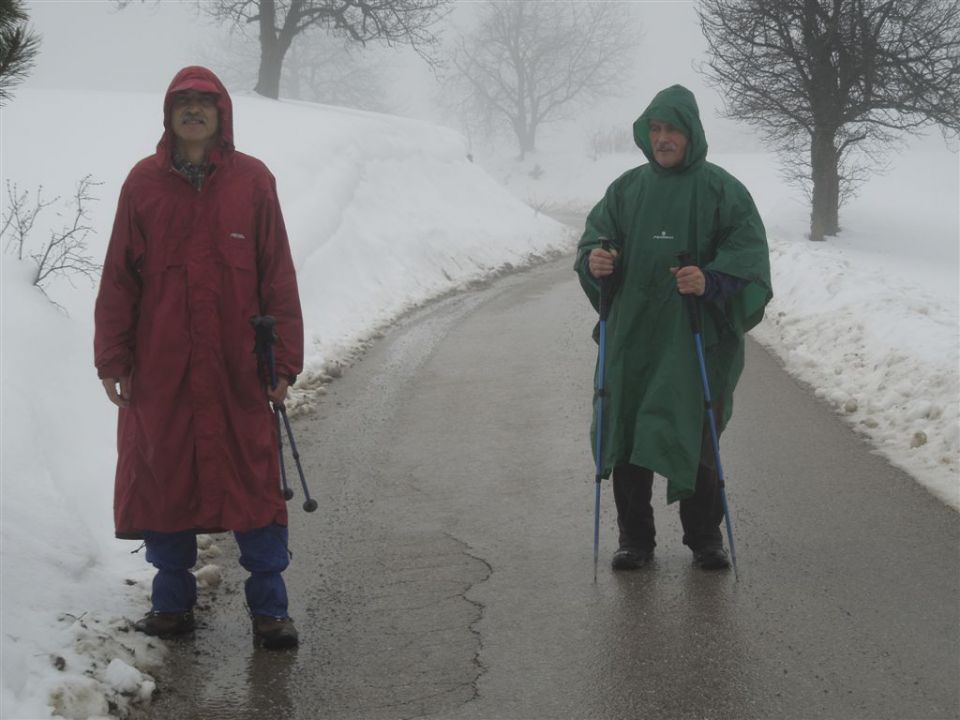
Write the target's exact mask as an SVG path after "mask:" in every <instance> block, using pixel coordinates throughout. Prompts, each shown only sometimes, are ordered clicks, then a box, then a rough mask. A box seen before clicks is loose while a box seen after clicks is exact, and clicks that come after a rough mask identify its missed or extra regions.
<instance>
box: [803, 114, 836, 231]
mask: <svg viewBox="0 0 960 720" xmlns="http://www.w3.org/2000/svg"><path fill="white" fill-rule="evenodd" d="M835 137H836V136H835V134H834V133H832V132H829V131H814V133H813V137H812V138H811V142H810V165H811V170H812V173H811V174H812V179H813V207H812V210H811V213H810V239H811V240H814V241H821V240H824V239H826V236H828V235H836V234H837V233H838V232H839V231H840V170H839V165H840V154H839V153H838V152H837V148H836V144H835Z"/></svg>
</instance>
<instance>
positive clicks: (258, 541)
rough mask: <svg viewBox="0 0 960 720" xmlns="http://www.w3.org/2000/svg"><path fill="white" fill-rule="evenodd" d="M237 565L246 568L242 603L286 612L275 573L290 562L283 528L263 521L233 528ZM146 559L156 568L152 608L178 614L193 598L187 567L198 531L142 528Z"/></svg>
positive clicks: (259, 611)
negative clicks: (263, 524) (239, 529)
mask: <svg viewBox="0 0 960 720" xmlns="http://www.w3.org/2000/svg"><path fill="white" fill-rule="evenodd" d="M233 535H234V537H235V538H236V539H237V545H238V546H239V548H240V565H242V566H243V568H244V569H245V570H247V571H248V572H249V573H250V577H248V578H247V582H246V584H245V585H244V591H245V592H246V597H247V606H248V607H249V608H250V612H251V613H252V614H254V615H269V616H271V617H286V615H287V588H286V585H285V584H284V582H283V577H282V576H281V575H280V573H282V572H283V571H284V570H285V569H286V567H287V565H288V564H289V562H290V555H289V553H288V552H287V528H285V527H283V526H282V525H268V526H267V527H262V528H257V529H255V530H250V531H247V532H235V533H234V534H233ZM143 539H144V543H146V546H147V562H149V563H150V564H152V565H153V566H154V567H155V568H157V574H156V575H155V576H154V578H153V593H152V596H151V598H152V603H153V610H154V611H155V612H165V613H182V612H187V611H188V610H191V609H193V606H194V604H195V603H196V602H197V580H196V578H195V577H194V576H193V573H191V572H190V568H192V567H193V566H194V565H196V564H197V535H196V533H194V532H193V531H190V530H187V531H184V532H175V533H161V532H145V533H144V538H143Z"/></svg>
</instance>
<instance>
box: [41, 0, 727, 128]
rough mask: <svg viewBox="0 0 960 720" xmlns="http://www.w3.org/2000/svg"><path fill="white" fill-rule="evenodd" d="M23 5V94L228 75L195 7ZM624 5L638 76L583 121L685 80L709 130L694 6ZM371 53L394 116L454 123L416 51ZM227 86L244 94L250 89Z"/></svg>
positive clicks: (639, 103)
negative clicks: (200, 71) (36, 50)
mask: <svg viewBox="0 0 960 720" xmlns="http://www.w3.org/2000/svg"><path fill="white" fill-rule="evenodd" d="M26 5H27V9H28V12H29V14H30V17H31V19H32V22H33V25H34V27H35V29H36V30H37V31H38V32H39V33H40V34H41V36H42V46H41V52H40V55H39V58H38V60H37V64H36V67H35V69H34V71H33V73H32V75H31V76H30V77H29V78H28V80H27V81H26V82H25V83H24V84H23V87H25V88H46V89H74V90H76V89H89V90H116V91H127V92H129V91H144V92H156V93H162V92H163V91H164V90H165V88H166V86H167V84H168V83H169V81H170V79H171V78H172V77H173V75H174V74H175V73H176V71H177V70H178V69H180V68H181V67H183V66H185V65H190V64H206V65H208V66H210V67H212V68H213V69H214V70H218V71H219V70H220V69H222V68H218V67H217V65H218V62H219V63H221V64H222V63H223V62H224V59H223V58H224V57H225V55H224V51H223V50H222V48H223V47H224V46H225V44H226V41H227V38H228V37H229V31H228V29H227V27H226V26H224V25H218V24H217V23H216V22H215V21H213V20H211V19H210V18H208V17H207V16H205V15H203V14H202V13H199V12H198V11H197V8H196V4H195V3H194V2H177V1H172V0H167V1H165V2H160V3H153V2H149V1H148V2H146V3H135V4H131V5H130V6H129V7H127V8H126V9H124V10H118V9H117V8H116V6H115V4H114V3H113V2H109V1H106V0H91V1H80V0H32V1H28V2H27V3H26ZM624 6H625V9H626V10H628V11H629V12H630V14H631V15H632V16H634V17H635V18H636V19H637V20H638V39H637V58H636V68H637V72H636V74H635V76H634V77H624V80H623V86H622V95H621V96H620V97H617V98H610V100H609V102H605V103H597V104H594V105H593V106H592V107H591V108H590V109H588V110H584V111H582V113H581V116H580V118H579V122H578V124H580V125H594V124H596V125H599V126H608V125H612V124H617V123H621V122H622V123H630V122H632V120H633V118H635V117H636V116H637V115H638V114H639V112H640V110H642V108H643V106H644V105H645V104H646V103H647V101H648V100H649V99H650V98H651V97H652V95H653V94H654V93H655V92H656V91H657V90H659V89H662V88H663V87H666V86H668V85H672V84H674V83H681V84H683V85H686V86H687V87H689V88H690V89H691V90H693V91H694V92H695V93H696V94H697V97H698V98H699V100H700V105H701V110H702V112H703V114H704V118H705V123H706V124H707V126H708V130H710V129H711V128H710V127H709V126H710V124H711V119H712V118H713V117H715V115H716V111H717V110H718V108H719V105H720V98H719V96H718V95H717V94H716V93H715V92H714V91H713V90H711V89H709V88H707V87H706V86H705V85H704V83H703V81H702V80H701V78H700V77H699V76H698V75H697V73H696V71H695V70H694V67H693V63H694V62H696V61H702V60H703V53H704V50H705V42H704V39H703V37H702V35H701V34H700V30H699V26H698V25H697V20H696V14H695V11H694V3H693V2H686V1H683V0H680V1H675V0H666V1H664V2H626V3H624ZM475 8H476V4H475V3H470V2H461V3H457V4H455V5H454V7H453V11H452V12H451V13H450V15H449V16H448V17H447V18H446V19H445V21H444V24H443V28H444V33H443V39H444V41H445V42H450V41H451V40H452V39H453V38H454V37H455V34H456V33H457V32H458V31H460V30H464V29H468V28H469V26H470V24H471V19H472V16H473V11H474V9H475ZM254 42H255V41H254ZM365 52H367V53H370V54H372V55H375V56H376V55H379V56H380V58H381V60H382V61H383V63H384V66H387V67H389V68H390V69H389V71H388V72H389V73H390V75H391V77H390V79H389V82H388V83H386V85H387V87H389V91H388V92H389V96H388V98H387V100H388V104H389V105H390V106H391V108H392V110H393V112H395V113H396V114H401V115H408V116H412V117H417V118H420V119H424V120H432V121H436V122H441V123H445V124H454V123H453V121H451V119H450V118H449V117H444V116H443V115H442V114H441V113H440V111H439V110H438V109H437V104H436V102H435V99H436V94H437V92H438V88H437V83H436V80H435V77H434V75H433V73H432V72H431V71H430V70H429V69H428V67H427V66H426V64H425V63H424V62H423V61H422V60H421V59H420V58H419V57H417V56H416V55H415V54H414V53H413V52H411V51H409V50H396V49H395V50H387V49H383V48H382V47H380V46H378V45H376V44H371V45H368V46H367V50H366V51H365ZM228 85H229V83H228ZM229 89H230V90H231V92H234V93H238V92H242V91H248V90H250V89H251V88H249V87H236V86H230V88H229ZM728 134H729V133H728V132H724V133H723V135H724V136H726V135H728ZM711 137H712V138H714V140H716V139H718V138H719V137H720V136H718V135H717V133H713V134H712V135H711ZM505 140H506V141H509V138H505Z"/></svg>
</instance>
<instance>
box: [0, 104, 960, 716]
mask: <svg viewBox="0 0 960 720" xmlns="http://www.w3.org/2000/svg"><path fill="white" fill-rule="evenodd" d="M234 100H235V110H236V111H235V120H236V122H235V125H236V138H237V145H238V147H239V148H240V149H241V150H243V151H245V152H248V153H251V154H253V155H256V156H258V157H260V158H262V159H263V160H264V161H265V162H266V163H267V164H268V165H269V166H270V167H271V169H272V170H273V172H274V174H275V175H276V176H277V178H278V185H279V192H280V198H281V203H282V205H283V207H284V212H285V216H286V220H287V225H288V229H289V232H290V236H291V239H292V244H293V251H294V257H295V261H296V264H297V269H298V273H299V279H300V287H301V293H302V296H303V304H304V310H305V315H306V317H305V320H306V328H307V340H308V343H307V350H308V359H307V365H308V368H309V369H310V371H312V372H313V373H315V374H317V375H320V374H322V373H324V372H326V371H328V370H329V369H330V367H331V365H332V364H335V363H337V362H342V361H346V360H349V358H350V357H351V354H352V353H353V352H354V351H355V348H356V347H357V346H358V344H360V343H362V342H363V341H364V338H365V337H368V336H369V335H370V334H371V333H374V332H375V331H376V329H377V328H378V327H379V326H381V325H382V324H384V323H386V322H389V321H390V319H391V318H394V317H396V316H397V315H398V314H400V313H402V312H403V311H404V310H405V309H407V308H409V307H411V306H413V305H415V304H417V303H420V302H422V301H424V300H426V299H428V298H430V297H432V296H435V295H438V294H440V293H443V292H446V291H448V290H451V289H455V288H462V287H466V286H468V285H469V283H470V282H471V281H472V280H475V279H478V278H480V277H484V276H487V275H489V274H491V273H494V272H496V271H497V270H498V269H500V268H503V267H505V266H507V265H508V264H509V265H510V266H517V265H521V264H524V263H526V262H528V261H529V260H530V259H531V258H532V257H535V256H543V255H548V254H551V253H555V252H558V251H563V250H565V249H569V248H570V247H571V245H572V242H573V240H575V238H574V237H571V234H570V232H569V231H568V230H566V229H565V228H563V227H562V226H560V225H559V224H557V223H555V222H553V221H551V220H549V219H548V218H546V217H545V216H544V215H543V214H539V213H536V212H534V211H532V210H531V209H530V208H529V207H528V206H526V205H524V204H522V203H521V202H520V201H519V200H518V199H517V198H518V197H519V198H523V199H525V200H527V201H528V202H529V203H530V204H531V205H534V206H537V207H552V208H563V207H568V208H569V207H574V208H580V209H585V208H587V207H589V206H590V205H592V204H593V202H595V201H596V199H598V198H599V197H600V196H601V194H602V193H603V190H604V188H605V187H606V185H607V184H608V183H609V182H610V181H611V180H612V179H613V178H615V177H616V176H617V175H618V174H619V173H620V172H622V171H623V170H625V169H627V168H628V167H631V166H633V165H636V164H638V163H639V162H640V161H641V159H642V158H641V156H640V154H639V151H636V152H632V153H626V154H620V155H610V156H604V157H602V158H600V159H599V160H597V161H593V160H591V159H589V157H588V152H587V151H586V149H585V148H584V147H583V143H579V142H578V141H576V140H575V139H573V138H564V137H553V138H549V137H548V138H545V140H544V141H543V143H542V149H541V151H540V152H539V153H538V154H537V155H536V156H533V157H530V158H528V160H526V161H525V162H524V163H516V162H514V161H512V160H510V159H509V158H508V157H507V156H506V154H507V152H509V148H507V150H506V151H505V152H503V153H501V154H500V155H498V156H497V157H490V158H486V157H483V153H482V152H479V151H476V150H475V154H476V155H477V162H476V163H471V162H470V161H469V160H467V159H466V148H465V146H464V144H463V142H462V141H461V139H460V138H459V137H458V136H457V135H456V134H455V133H452V132H451V131H448V130H444V129H441V128H437V127H435V126H431V125H427V124H424V123H419V122H415V121H411V120H404V119H399V118H391V117H387V116H381V115H372V114H366V113H360V112H354V111H349V110H340V109H334V108H323V107H318V106H308V105H300V104H295V103H279V104H278V103H273V102H270V101H266V100H262V99H259V98H255V97H235V98H234ZM66 119H69V124H67V122H66ZM160 120H161V118H160V98H159V96H157V95H153V94H151V95H146V94H144V95H138V94H119V93H107V92H83V93H81V92H60V91H28V90H25V89H24V90H20V91H19V92H18V93H17V96H16V98H15V100H14V102H13V103H11V104H10V105H9V106H8V107H7V108H5V109H4V111H3V113H2V115H0V123H2V126H0V133H2V137H0V142H2V147H0V150H2V157H3V166H2V179H3V181H4V182H7V181H10V182H15V183H17V185H18V187H19V188H20V189H21V190H30V191H31V192H32V191H33V190H34V189H35V188H36V187H37V185H39V184H41V183H42V184H43V186H44V191H43V192H44V196H45V197H47V198H52V197H54V196H57V195H60V196H63V197H65V198H67V197H69V196H70V194H71V192H72V191H73V188H74V186H75V183H76V181H77V180H79V179H80V178H81V177H83V176H84V175H86V174H88V173H92V175H93V178H94V180H96V181H98V182H102V183H103V184H102V185H100V186H97V187H96V188H95V194H96V195H97V196H98V197H99V202H97V203H94V204H92V205H91V207H90V218H91V224H92V225H93V227H94V228H95V229H96V230H97V232H96V235H94V236H92V237H91V238H90V254H91V255H93V256H95V257H97V258H99V257H101V256H102V254H103V251H104V249H105V245H106V242H107V239H108V235H109V228H110V225H111V222H112V215H113V211H114V208H115V205H116V197H117V193H118V191H119V187H120V184H121V183H122V181H123V179H124V177H125V175H126V172H127V171H128V170H129V168H130V167H131V166H132V164H133V162H134V161H135V160H136V159H139V158H140V157H142V156H144V155H146V154H149V152H150V151H151V149H152V148H153V146H154V144H155V143H156V141H157V139H158V138H159V135H160V131H161V126H160ZM707 132H708V139H709V138H710V137H711V135H710V127H709V126H708V128H707ZM937 143H939V145H938V144H937ZM714 147H718V146H717V145H715V146H714ZM720 149H722V150H724V151H726V154H724V153H719V154H717V155H711V159H712V160H714V161H715V162H718V163H720V164H721V165H723V166H725V167H726V168H727V169H729V170H731V171H732V172H733V173H734V174H736V175H737V176H738V177H740V178H741V179H742V180H743V181H744V182H745V183H746V184H747V186H748V187H749V188H750V189H751V191H752V192H753V193H754V195H755V197H756V199H757V202H758V205H759V207H760V209H761V212H762V214H763V215H764V218H765V220H766V222H767V226H768V230H769V232H770V235H771V249H772V256H773V264H774V286H775V292H776V294H777V296H776V299H775V301H774V303H773V305H772V306H771V307H770V308H769V311H768V321H767V322H766V323H765V324H764V325H763V327H762V328H761V329H759V331H757V332H756V336H757V337H758V339H759V340H760V341H761V342H763V343H764V344H766V345H767V346H768V347H770V348H771V349H772V350H773V351H774V352H776V353H777V354H778V355H779V356H780V357H781V358H782V359H783V361H784V363H785V365H786V367H787V369H788V370H789V371H790V372H792V373H795V374H796V375H797V376H798V377H800V378H802V379H803V380H805V381H807V382H809V383H810V384H811V385H813V386H814V387H815V388H817V390H816V392H817V393H818V394H820V395H821V396H822V397H823V398H824V399H825V400H826V401H828V402H830V403H831V404H833V405H834V406H835V407H836V408H837V409H838V411H839V412H841V413H843V414H844V415H845V416H847V417H848V418H849V419H850V421H851V422H852V423H853V424H854V426H855V427H857V428H858V429H860V430H862V431H863V432H864V433H866V434H867V435H868V436H869V437H870V438H871V440H872V441H873V442H875V443H876V445H877V447H878V450H879V451H881V452H883V453H884V454H885V455H886V456H887V457H889V458H890V459H891V460H892V461H893V462H895V463H896V464H898V465H900V466H902V467H904V468H905V469H906V470H907V471H908V472H910V473H912V474H913V475H914V476H915V477H916V478H917V479H918V481H919V482H921V483H923V484H924V485H925V486H927V487H929V488H930V489H931V490H932V491H933V492H935V493H937V494H938V495H939V496H940V497H942V498H943V499H944V500H945V501H946V502H949V503H951V504H952V505H954V506H955V507H958V508H960V490H958V480H957V472H958V450H960V440H958V422H957V420H958V418H957V407H958V322H957V321H958V318H957V313H958V278H957V268H958V162H957V156H956V155H955V154H951V153H949V152H948V151H947V150H946V149H944V146H943V143H942V141H939V140H928V141H922V142H918V143H916V144H915V145H914V148H913V150H910V151H908V152H907V153H905V154H903V155H902V156H900V157H898V158H897V159H896V163H895V170H894V171H893V172H892V173H891V174H889V175H887V176H885V177H881V178H877V179H875V180H874V181H873V182H872V183H871V184H870V185H869V186H867V187H866V188H865V189H864V191H863V193H862V195H861V197H860V198H859V199H858V200H856V201H854V202H853V203H852V204H851V205H850V207H849V208H847V209H846V210H845V212H844V215H843V223H844V225H845V228H847V229H845V231H844V233H843V234H842V235H841V236H840V237H839V238H836V239H833V240H831V241H829V242H827V243H824V244H818V245H814V244H811V243H809V242H807V241H806V240H805V239H804V237H803V234H804V232H805V224H806V214H807V210H806V209H805V206H804V203H803V198H802V196H800V197H799V199H798V191H797V190H796V189H794V188H789V187H785V186H784V185H783V184H782V183H781V182H780V181H779V179H778V177H777V174H776V169H775V165H774V163H773V160H772V159H771V158H770V157H769V156H767V155H763V154H758V153H756V152H755V150H754V151H753V152H751V153H744V152H737V153H731V152H729V151H730V150H731V149H737V146H736V144H735V143H733V144H730V145H721V146H720ZM481 166H483V167H486V168H487V169H488V170H489V171H490V174H487V173H486V172H484V170H483V169H482V167H481ZM535 166H536V167H538V168H539V169H538V170H537V171H536V172H532V171H533V169H534V167H535ZM534 176H536V177H534ZM495 177H496V178H500V179H501V180H503V182H504V184H505V185H506V187H507V188H508V189H509V190H510V191H511V192H507V191H505V190H504V189H503V187H502V186H501V185H500V184H498V182H497V180H496V179H494V178H495ZM0 190H2V189H0ZM4 206H6V198H4ZM58 209H59V210H61V211H62V212H63V213H64V217H56V216H55V214H54V212H55V211H56V210H58ZM70 219H72V218H71V216H70V211H69V208H66V207H64V206H62V205H60V204H57V205H56V206H52V207H51V208H49V209H48V210H47V211H45V214H42V215H41V216H40V219H39V220H38V222H37V226H36V231H35V233H34V235H33V238H32V242H33V243H34V244H35V243H38V242H40V241H42V240H44V239H45V237H46V234H47V232H48V229H49V228H54V229H57V228H59V227H61V225H62V224H63V223H64V222H66V221H69V220H70ZM0 281H2V353H0V359H2V398H3V402H2V467H0V474H2V503H0V505H2V528H0V541H2V556H3V563H2V565H3V576H2V587H0V603H2V617H0V621H2V628H0V640H2V663H3V679H2V689H0V703H2V710H0V716H2V717H3V718H45V717H50V716H51V714H52V713H53V712H57V713H59V714H60V715H63V716H68V717H96V716H106V715H108V714H110V713H114V714H120V713H122V712H123V709H124V707H126V706H128V705H129V704H131V703H136V702H140V701H141V700H142V698H144V697H146V696H148V695H149V693H150V690H151V680H150V678H149V672H150V668H151V667H154V666H155V665H156V663H158V662H160V661H162V654H163V651H162V647H161V644H159V643H156V642H147V641H146V640H145V639H143V638H141V637H138V636H137V635H136V634H135V633H131V632H129V627H128V625H127V623H126V621H125V620H123V618H125V617H126V618H135V617H137V616H139V615H140V614H141V613H142V612H143V611H144V610H145V609H146V598H147V595H148V582H149V578H150V575H151V573H150V572H149V571H148V568H147V566H146V564H145V562H144V561H143V558H142V555H131V554H130V553H129V551H130V550H132V549H133V545H132V544H131V543H121V542H119V541H115V540H113V539H112V516H111V505H112V497H111V496H112V477H113V463H114V459H115V455H114V452H113V442H114V428H115V412H114V410H113V406H111V405H110V404H109V403H108V402H107V400H106V398H105V397H104V396H103V391H102V389H101V387H100V384H99V382H98V381H97V379H96V376H95V372H94V368H93V364H92V304H93V298H94V294H95V289H94V288H92V287H91V286H89V285H88V284H85V283H83V282H82V281H81V282H77V283H75V284H74V285H71V284H70V283H67V282H63V281H58V282H57V283H55V284H53V285H52V286H51V287H50V288H49V294H50V296H51V298H53V299H54V300H56V301H57V302H58V303H59V304H60V305H61V306H62V307H63V308H64V309H65V310H66V314H65V313H63V312H61V311H60V310H58V309H57V308H55V307H54V306H53V305H52V304H51V303H50V302H49V301H48V300H47V299H46V298H44V297H43V295H42V294H41V293H39V292H38V291H37V290H36V289H35V288H33V287H32V286H31V284H30V265H29V262H28V261H17V260H16V259H15V258H13V257H12V256H11V255H9V254H4V255H2V278H0ZM307 385H309V383H307ZM785 411H787V410H785ZM838 482H842V479H841V478H838Z"/></svg>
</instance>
